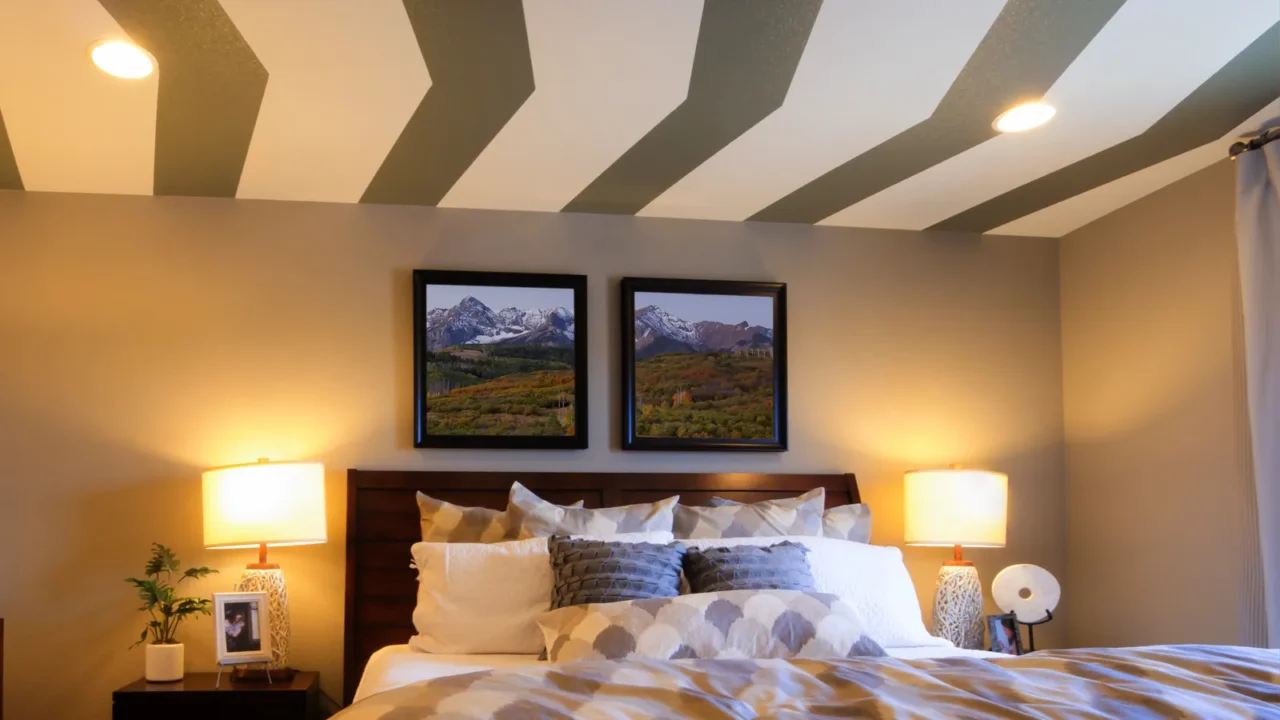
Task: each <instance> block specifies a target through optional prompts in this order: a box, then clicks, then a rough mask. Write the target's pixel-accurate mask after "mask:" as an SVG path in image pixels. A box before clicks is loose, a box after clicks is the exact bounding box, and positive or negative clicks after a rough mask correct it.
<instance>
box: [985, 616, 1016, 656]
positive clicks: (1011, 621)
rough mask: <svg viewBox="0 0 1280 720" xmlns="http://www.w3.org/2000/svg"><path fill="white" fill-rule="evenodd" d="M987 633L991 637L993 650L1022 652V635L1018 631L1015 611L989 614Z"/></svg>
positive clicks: (1011, 652) (1010, 652)
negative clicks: (1003, 613) (1006, 613)
mask: <svg viewBox="0 0 1280 720" xmlns="http://www.w3.org/2000/svg"><path fill="white" fill-rule="evenodd" d="M987 634H988V635H989V636H990V637H991V652H998V653H1004V654H1005V655H1021V654H1022V636H1021V634H1020V633H1019V632H1018V618H1017V616H1016V615H1014V614H1013V613H1009V614H1008V615H988V616H987Z"/></svg>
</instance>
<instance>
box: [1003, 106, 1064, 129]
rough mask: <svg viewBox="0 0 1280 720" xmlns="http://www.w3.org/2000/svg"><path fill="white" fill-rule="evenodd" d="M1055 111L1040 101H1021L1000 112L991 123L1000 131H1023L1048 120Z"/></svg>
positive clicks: (1036, 126)
mask: <svg viewBox="0 0 1280 720" xmlns="http://www.w3.org/2000/svg"><path fill="white" fill-rule="evenodd" d="M1057 112H1058V111H1057V110H1054V109H1053V106H1052V105H1046V104H1044V103H1042V102H1029V103H1023V104H1021V105H1015V106H1014V107H1011V108H1009V109H1008V110H1005V111H1004V112H1002V113H1000V117H997V118H996V121H995V122H994V123H992V124H991V125H992V127H994V128H995V129H997V130H999V131H1000V132H1023V131H1026V130H1030V129H1032V128H1038V127H1040V126H1041V125H1043V124H1045V123H1047V122H1049V121H1050V120H1052V119H1053V116H1054V115H1056V114H1057Z"/></svg>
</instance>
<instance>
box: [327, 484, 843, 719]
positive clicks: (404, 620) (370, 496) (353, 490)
mask: <svg viewBox="0 0 1280 720" xmlns="http://www.w3.org/2000/svg"><path fill="white" fill-rule="evenodd" d="M515 481H519V482H520V483H522V484H523V485H525V486H526V487H528V488H529V489H531V490H533V491H535V492H537V493H538V495H539V496H541V497H544V498H546V499H547V500H550V501H551V502H554V503H560V504H568V503H572V502H576V501H578V500H582V501H584V503H585V505H586V507H589V508H593V507H613V506H616V505H629V504H632V503H643V502H652V501H655V500H661V499H662V498H666V497H670V496H672V495H679V496H680V501H681V502H682V503H684V504H686V505H701V504H704V503H706V502H707V501H708V500H710V499H711V496H712V495H719V496H721V497H726V498H730V499H733V500H740V501H743V502H755V501H759V500H768V499H770V498H778V497H788V496H793V495H798V494H800V493H802V492H804V491H806V490H811V489H813V488H816V487H822V488H826V490H827V506H828V507H832V506H835V505H846V504H848V503H856V502H860V499H859V496H858V483H857V480H856V479H855V478H854V476H853V474H852V473H847V474H825V475H760V474H730V473H706V474H663V473H572V472H560V473H521V472H432V471H399V470H390V471H388V470H349V471H347V588H346V590H347V592H346V596H347V599H346V602H347V612H346V623H345V640H344V641H345V643H346V646H345V650H344V655H343V671H344V675H343V693H342V694H343V698H344V701H345V703H350V702H351V698H352V696H353V695H354V694H355V691H356V686H357V685H358V684H359V682H360V676H361V674H362V673H363V672H364V666H365V663H366V662H368V660H369V656H370V655H372V654H373V653H374V651H376V650H378V649H379V648H381V647H385V646H387V645H402V644H404V643H406V642H408V640H409V638H410V637H411V636H412V635H413V634H414V629H413V619H412V615H413V608H414V605H415V604H416V603H417V596H418V582H417V576H416V573H415V572H414V571H413V570H411V569H410V568H409V548H410V546H411V545H413V543H415V542H418V541H419V540H421V539H422V531H421V527H420V525H419V523H418V505H417V502H415V500H414V493H415V492H416V491H418V490H421V491H423V492H425V493H427V494H429V495H431V496H432V497H437V498H440V499H441V500H447V501H449V502H451V503H456V504H458V505H472V506H479V507H489V508H495V509H502V508H505V507H506V506H507V493H508V491H509V490H510V489H511V483H512V482H515Z"/></svg>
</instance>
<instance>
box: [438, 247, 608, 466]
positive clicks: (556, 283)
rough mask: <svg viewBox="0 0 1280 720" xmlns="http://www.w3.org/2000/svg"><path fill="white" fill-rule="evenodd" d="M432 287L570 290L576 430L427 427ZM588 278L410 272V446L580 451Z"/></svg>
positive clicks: (584, 431) (584, 439)
mask: <svg viewBox="0 0 1280 720" xmlns="http://www.w3.org/2000/svg"><path fill="white" fill-rule="evenodd" d="M433 285H468V286H486V287H514V288H557V289H564V290H572V291H573V314H574V319H573V325H574V333H573V335H574V338H573V358H574V378H573V396H574V402H573V412H574V415H573V417H574V434H573V435H565V436H536V435H444V434H432V433H429V432H428V430H427V410H428V404H429V399H428V396H427V390H428V383H427V355H426V353H427V350H428V348H427V302H428V297H427V289H428V287H429V286H433ZM587 327H588V325H587V276H586V275H558V274H546V273H514V272H472V271H458V270H414V271H413V396H414V402H413V407H414V443H413V444H414V447H418V448H459V449H509V450H581V449H585V448H586V447H587V444H588V427H589V426H588V422H587V421H588V412H587V410H588V408H587V406H588V400H587V398H588V397H589V396H588V386H587V378H588V371H587V363H588V353H587V348H588V339H587Z"/></svg>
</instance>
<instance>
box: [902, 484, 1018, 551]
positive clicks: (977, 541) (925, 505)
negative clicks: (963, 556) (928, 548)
mask: <svg viewBox="0 0 1280 720" xmlns="http://www.w3.org/2000/svg"><path fill="white" fill-rule="evenodd" d="M903 495H904V506H905V510H906V517H905V534H904V538H903V540H904V542H906V544H908V545H967V546H969V547H1004V541H1005V521H1006V518H1007V516H1008V506H1009V476H1007V475H1005V474H1004V473H997V472H990V471H988V470H964V469H956V468H952V469H947V470H913V471H911V472H909V473H907V474H906V475H905V476H904V478H903Z"/></svg>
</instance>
